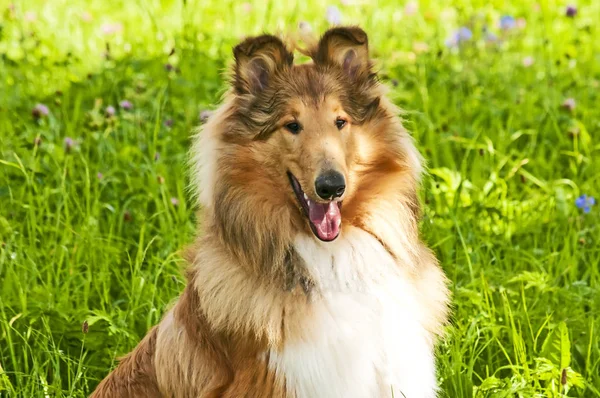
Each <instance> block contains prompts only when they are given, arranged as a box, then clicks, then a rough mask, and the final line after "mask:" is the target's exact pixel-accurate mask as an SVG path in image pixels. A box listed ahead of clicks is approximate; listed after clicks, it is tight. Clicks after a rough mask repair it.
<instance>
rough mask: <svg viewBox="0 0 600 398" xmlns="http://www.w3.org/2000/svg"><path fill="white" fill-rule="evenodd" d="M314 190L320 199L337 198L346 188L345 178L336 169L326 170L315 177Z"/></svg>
mask: <svg viewBox="0 0 600 398" xmlns="http://www.w3.org/2000/svg"><path fill="white" fill-rule="evenodd" d="M315 190H316V191H317V195H319V196H320V197H321V198H322V199H326V200H331V199H335V198H339V197H340V196H342V195H343V194H344V191H345V190H346V180H345V179H344V176H343V175H342V174H340V173H338V172H337V171H326V172H324V173H323V174H321V175H320V176H318V177H317V180H316V181H315Z"/></svg>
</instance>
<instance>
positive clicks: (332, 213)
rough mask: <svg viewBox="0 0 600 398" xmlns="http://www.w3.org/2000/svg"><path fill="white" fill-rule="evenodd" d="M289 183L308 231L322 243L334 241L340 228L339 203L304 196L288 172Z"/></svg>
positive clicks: (295, 180)
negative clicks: (305, 220) (304, 218)
mask: <svg viewBox="0 0 600 398" xmlns="http://www.w3.org/2000/svg"><path fill="white" fill-rule="evenodd" d="M288 176H289V178H290V183H291V184H292V188H293V189H294V193H295V194H296V198H297V199H298V202H300V205H301V207H302V210H303V211H304V215H305V216H306V217H307V218H308V221H309V224H310V229H311V230H312V231H313V233H314V234H315V236H316V237H317V238H319V239H320V240H322V241H324V242H331V241H332V240H335V238H337V237H338V235H339V234H340V227H341V226H342V215H341V213H340V210H341V208H342V202H341V201H328V202H325V203H321V202H317V201H315V200H313V199H311V198H309V197H308V195H306V193H304V191H303V190H302V187H301V186H300V183H299V182H298V180H297V179H296V177H294V175H293V174H292V173H290V172H288Z"/></svg>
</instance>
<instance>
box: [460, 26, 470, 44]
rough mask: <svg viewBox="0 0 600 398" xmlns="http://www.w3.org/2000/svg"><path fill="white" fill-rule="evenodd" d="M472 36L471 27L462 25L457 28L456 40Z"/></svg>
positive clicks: (467, 38)
mask: <svg viewBox="0 0 600 398" xmlns="http://www.w3.org/2000/svg"><path fill="white" fill-rule="evenodd" d="M472 38H473V32H471V29H469V28H467V27H465V26H463V27H461V28H460V29H459V30H458V41H459V42H462V41H469V40H471V39H472Z"/></svg>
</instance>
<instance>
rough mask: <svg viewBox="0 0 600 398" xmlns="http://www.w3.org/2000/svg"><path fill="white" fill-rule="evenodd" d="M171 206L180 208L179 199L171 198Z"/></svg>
mask: <svg viewBox="0 0 600 398" xmlns="http://www.w3.org/2000/svg"><path fill="white" fill-rule="evenodd" d="M171 204H172V205H173V206H175V207H177V206H179V199H177V198H171Z"/></svg>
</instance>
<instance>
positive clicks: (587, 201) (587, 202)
mask: <svg viewBox="0 0 600 398" xmlns="http://www.w3.org/2000/svg"><path fill="white" fill-rule="evenodd" d="M595 204H596V198H594V197H593V196H587V195H581V196H580V197H578V198H577V199H575V206H577V208H579V209H581V210H583V212H584V213H586V214H587V213H589V212H590V211H591V210H592V206H594V205H595Z"/></svg>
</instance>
